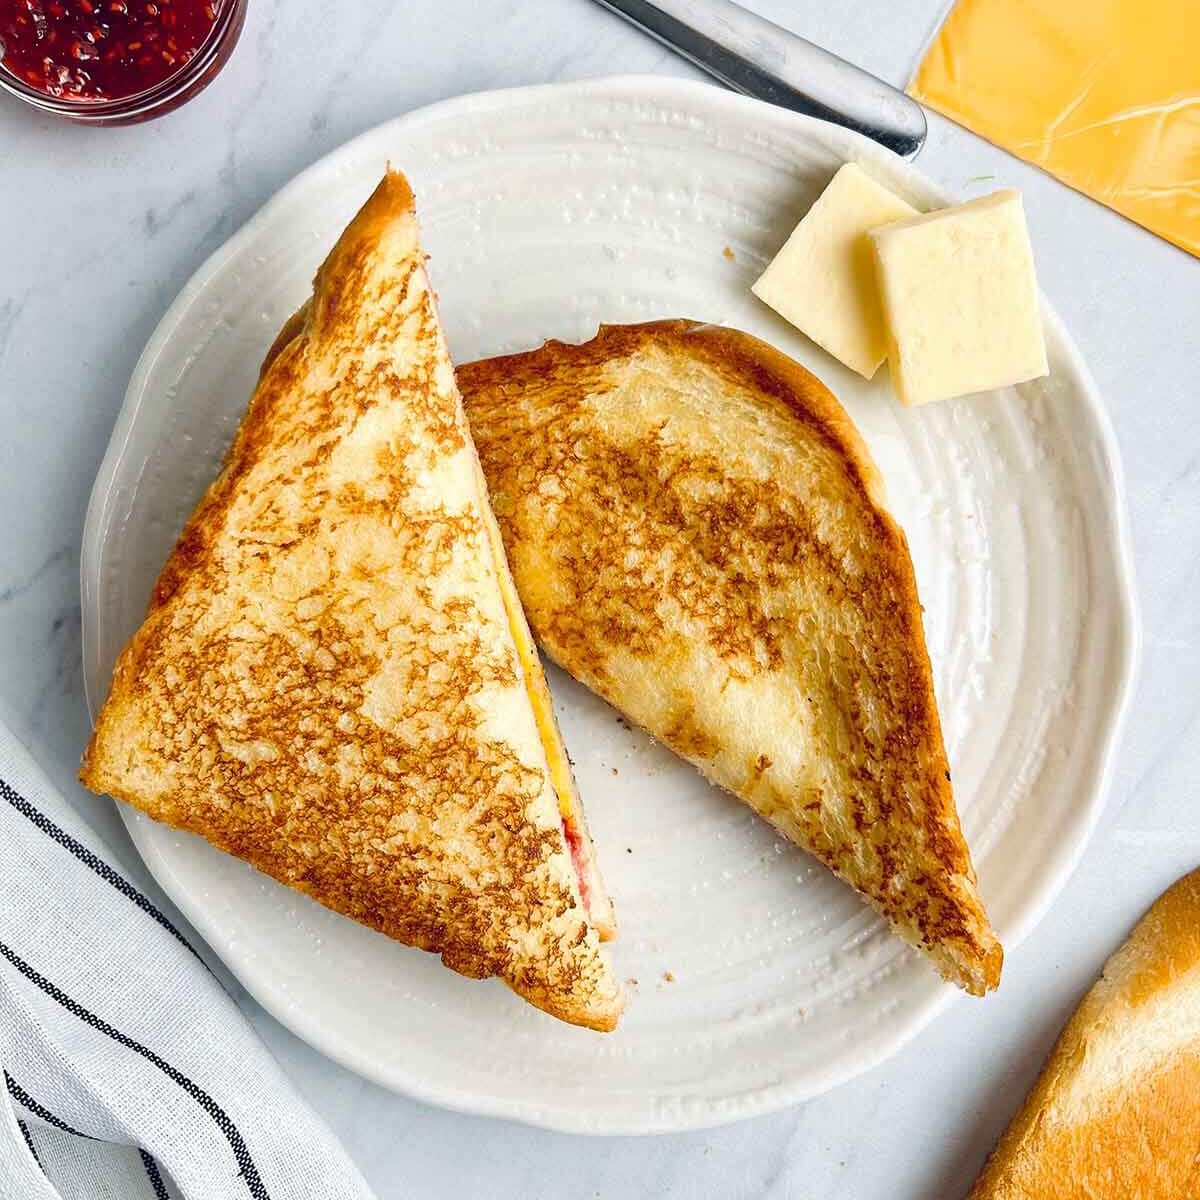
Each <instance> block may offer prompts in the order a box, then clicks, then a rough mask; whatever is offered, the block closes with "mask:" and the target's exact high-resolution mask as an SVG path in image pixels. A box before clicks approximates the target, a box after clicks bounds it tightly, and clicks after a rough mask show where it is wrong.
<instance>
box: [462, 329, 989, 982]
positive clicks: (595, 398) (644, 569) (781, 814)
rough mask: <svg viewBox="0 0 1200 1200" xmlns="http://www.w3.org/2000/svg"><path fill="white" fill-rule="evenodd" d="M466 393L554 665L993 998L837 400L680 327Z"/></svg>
mask: <svg viewBox="0 0 1200 1200" xmlns="http://www.w3.org/2000/svg"><path fill="white" fill-rule="evenodd" d="M459 385H460V387H461V388H462V391H463V395H464V399H465V402H466V406H467V415H468V418H469V420H470V422H471V428H472V432H473V435H474V438H475V443H476V447H477V449H478V451H479V454H480V460H481V462H482V464H483V469H484V473H485V475H486V477H487V481H488V487H489V490H490V494H491V499H492V505H493V510H494V512H495V515H496V517H497V519H498V521H499V524H500V529H501V532H502V534H503V537H504V542H505V547H506V549H507V551H508V556H509V561H510V563H511V564H512V568H513V573H514V577H515V580H516V584H517V589H518V591H519V593H520V597H521V600H522V602H523V604H524V608H525V613H526V615H527V616H528V619H529V622H530V625H531V626H532V629H533V632H534V635H535V636H536V638H537V639H538V641H539V642H540V643H541V645H542V647H543V648H544V649H545V650H546V652H547V653H548V654H549V656H550V657H551V658H552V659H554V660H555V661H556V662H558V664H559V665H560V666H562V667H563V668H564V669H565V670H567V671H568V672H570V673H571V674H572V675H574V676H575V677H576V678H577V679H579V680H580V681H581V682H583V683H584V684H586V685H587V686H589V687H590V688H592V689H593V690H594V691H595V692H597V693H598V694H599V695H600V696H602V697H603V698H604V699H606V700H608V701H609V702H610V703H611V704H613V705H614V706H615V707H616V708H618V709H620V710H621V711H622V712H623V713H625V714H626V716H628V717H629V718H630V719H631V720H632V721H633V722H634V723H636V724H638V725H641V726H642V727H643V728H645V729H646V730H647V731H648V732H649V733H651V734H652V735H653V736H655V737H656V738H658V739H660V740H661V741H663V742H664V743H666V744H667V745H668V746H670V747H671V748H672V749H674V750H675V751H676V752H677V753H679V754H680V755H682V756H683V757H684V758H686V759H688V760H689V761H690V762H692V763H694V764H695V765H696V766H697V767H698V768H699V769H700V770H701V771H703V772H704V774H705V775H706V776H707V777H708V778H709V779H710V780H712V781H713V782H714V783H716V784H719V785H720V786H721V787H724V788H726V789H728V790H729V791H731V792H733V793H735V794H736V795H737V796H738V797H740V798H741V799H742V800H744V801H745V802H746V803H747V804H749V805H751V806H752V807H753V808H754V809H755V810H757V811H758V812H759V813H760V814H761V815H762V816H763V817H765V818H766V819H767V820H768V821H770V822H771V823H772V824H773V825H774V826H775V827H776V828H777V829H778V830H779V831H780V832H781V833H783V834H784V835H785V836H786V837H788V838H790V839H791V840H792V841H794V842H796V843H797V844H799V845H801V846H803V847H805V848H807V849H808V850H810V851H811V852H812V853H814V854H815V855H817V857H818V858H820V859H821V860H822V861H823V862H825V863H826V864H827V865H828V866H829V867H831V868H832V869H833V870H834V871H835V872H836V873H837V874H838V875H840V876H841V877H842V878H843V879H845V880H846V881H847V882H848V883H850V884H852V885H853V886H854V887H855V888H857V889H858V890H859V892H860V893H861V894H862V895H863V896H864V897H865V898H866V899H867V900H868V901H869V902H870V903H871V904H872V905H874V907H875V908H876V909H877V910H878V911H879V912H880V913H882V914H883V915H884V916H885V917H886V918H887V919H888V920H889V921H890V922H891V923H892V926H893V927H894V928H895V930H896V931H897V932H898V933H899V934H900V935H901V936H902V937H904V938H905V939H906V940H907V941H909V942H910V943H912V944H913V945H915V946H918V947H919V948H921V949H922V950H924V951H925V952H926V953H927V954H928V955H929V956H930V957H931V958H932V960H933V962H934V963H935V965H936V966H937V967H938V969H939V970H940V971H941V972H942V974H943V975H944V976H945V977H946V978H947V979H950V980H952V981H954V982H955V983H957V984H959V985H960V986H962V987H964V988H966V989H967V990H968V991H971V992H973V993H977V994H980V993H983V992H984V991H986V990H988V989H989V988H992V987H995V986H996V984H997V982H998V980H999V975H1000V966H1001V960H1002V952H1001V948H1000V944H999V942H998V941H997V939H996V936H995V934H994V933H993V931H992V928H991V925H990V924H989V922H988V919H987V915H986V913H985V912H984V908H983V904H982V902H981V900H980V898H979V895H978V891H977V889H976V882H975V873H974V870H973V868H972V866H971V860H970V855H969V853H968V850H967V846H966V843H965V841H964V839H963V836H962V832H961V829H960V827H959V821H958V814H957V812H956V809H955V806H954V798H953V794H952V791H951V787H950V775H949V768H948V764H947V760H946V752H945V748H944V746H943V743H942V734H941V727H940V724H939V720H938V713H937V707H936V704H935V701H934V695H933V683H932V673H931V670H930V665H929V657H928V653H927V651H926V648H925V641H924V632H923V629H922V625H921V610H920V604H919V601H918V599H917V594H916V583H915V579H914V575H913V569H912V563H911V560H910V558H909V555H908V547H907V544H906V542H905V539H904V535H903V533H902V532H901V531H900V529H899V528H898V527H897V525H896V524H895V522H894V521H893V520H892V518H891V517H890V515H889V514H888V512H887V510H886V508H885V506H884V496H883V484H882V480H881V478H880V476H879V473H878V471H877V470H876V468H875V466H874V464H873V463H872V461H871V459H870V456H869V454H868V453H867V450H866V447H865V445H864V444H863V442H862V439H861V438H860V437H859V435H858V432H857V430H855V428H854V426H853V425H852V424H851V422H850V419H849V418H848V417H847V415H846V413H845V412H844V411H843V410H842V408H841V406H840V405H839V404H838V403H837V401H836V400H835V399H834V398H833V396H832V395H830V393H829V392H828V391H827V390H826V389H825V388H824V387H823V386H822V385H821V384H820V382H819V381H818V380H816V379H815V378H814V377H813V376H812V375H810V374H809V373H808V372H807V371H805V370H804V369H803V368H802V367H800V366H799V365H798V364H797V363H794V362H792V361H791V360H790V359H787V358H786V357H785V356H783V355H782V354H780V353H779V352H778V351H775V350H773V349H771V347H769V346H766V345H765V344H764V343H762V342H759V341H758V340H757V339H754V338H751V337H749V336H747V335H745V334H740V333H737V332H735V331H732V330H723V329H718V328H715V327H712V326H703V325H696V324H692V323H689V322H686V321H662V322H655V323H651V324H647V325H640V326H608V327H605V328H603V329H601V331H600V333H599V334H598V335H597V337H596V338H594V339H593V340H592V341H590V342H587V343H585V344H583V345H580V346H574V345H565V344H562V343H558V342H549V343H547V344H546V345H545V346H543V347H542V348H541V349H540V350H535V351H531V352H529V353H526V354H517V355H509V356H506V357H503V358H497V359H490V360H487V361H483V362H478V363H472V364H469V365H467V366H465V367H462V368H461V369H460V370H459Z"/></svg>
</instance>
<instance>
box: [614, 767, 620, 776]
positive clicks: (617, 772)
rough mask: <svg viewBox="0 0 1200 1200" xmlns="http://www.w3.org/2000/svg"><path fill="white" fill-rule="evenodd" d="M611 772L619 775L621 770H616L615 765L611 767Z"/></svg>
mask: <svg viewBox="0 0 1200 1200" xmlns="http://www.w3.org/2000/svg"><path fill="white" fill-rule="evenodd" d="M612 773H613V774H614V775H620V773H621V772H620V771H618V770H617V768H616V767H613V769H612Z"/></svg>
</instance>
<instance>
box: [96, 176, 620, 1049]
mask: <svg viewBox="0 0 1200 1200" xmlns="http://www.w3.org/2000/svg"><path fill="white" fill-rule="evenodd" d="M487 518H488V513H487V499H486V494H485V492H484V489H483V486H482V483H481V476H480V473H479V466H478V459H477V457H476V455H475V451H474V448H473V446H472V444H471V440H470V435H469V430H468V428H467V425H466V420H465V416H464V414H463V411H462V406H461V400H460V397H459V395H458V392H457V389H456V388H455V384H454V377H453V369H452V367H451V365H450V360H449V356H448V353H447V351H446V347H445V342H444V338H443V335H442V331H441V327H440V324H439V322H438V320H437V314H436V308H435V302H434V297H433V293H432V290H431V289H430V286H429V281H428V279H427V277H426V274H425V268H424V255H423V254H422V252H421V248H420V245H419V239H418V231H417V225H416V216H415V210H414V204H413V196H412V192H411V190H410V188H409V186H408V183H407V181H406V180H405V179H404V177H403V176H402V175H400V174H399V173H396V172H389V173H388V174H387V176H386V177H385V178H384V180H383V181H382V183H381V184H380V185H379V187H378V188H377V189H376V191H375V193H374V194H373V195H372V196H371V198H370V199H369V200H368V201H367V203H366V204H365V205H364V207H363V208H362V210H361V211H360V212H359V213H358V215H357V216H356V217H355V218H354V220H353V221H352V222H351V223H350V225H349V226H348V227H347V229H346V231H345V232H344V233H343V234H342V236H341V237H340V238H339V240H338V242H337V244H336V246H335V247H334V249H333V250H332V252H331V253H330V255H329V257H328V258H327V259H326V261H325V263H324V264H323V265H322V266H321V268H320V269H319V271H318V272H317V277H316V281H315V283H314V291H313V296H312V299H311V301H310V302H309V303H308V304H306V305H305V306H304V308H302V309H301V310H300V312H298V313H297V314H296V315H295V316H293V317H292V318H291V319H290V320H289V321H288V322H287V324H286V325H285V326H284V329H283V330H282V331H281V333H280V335H279V337H278V338H277V339H276V342H275V344H274V345H273V346H272V348H271V350H270V352H269V353H268V356H267V359H266V362H265V363H264V366H263V370H262V374H261V377H260V380H259V384H258V387H257V389H256V391H255V393H254V396H253V398H252V399H251V401H250V405H249V408H248V409H247V412H246V414H245V417H244V418H243V420H242V422H241V424H240V426H239V428H238V431H237V434H236V436H235V437H234V440H233V443H232V445H231V447H230V449H229V452H228V455H227V457H226V459H225V463H224V465H223V467H222V470H221V472H220V474H219V475H218V477H217V478H216V480H215V481H214V482H213V483H212V485H211V486H210V487H209V489H208V491H207V492H206V494H205V496H204V498H203V499H202V500H201V502H200V504H199V505H198V507H197V508H196V510H195V512H194V513H193V515H192V517H191V519H190V520H189V521H188V523H187V525H186V527H185V528H184V530H183V533H182V534H181V535H180V538H179V540H178V542H177V544H176V546H175V549H174V550H173V552H172V553H171V556H170V558H169V559H168V561H167V563H166V564H165V566H164V567H163V570H162V573H161V575H160V576H159V579H158V582H157V584H156V586H155V589H154V593H153V596H152V598H151V602H150V606H149V611H148V613H147V616H146V619H145V621H144V623H143V624H142V626H141V628H140V629H139V630H138V631H137V633H136V634H135V635H134V637H133V639H132V641H131V642H130V644H129V646H128V647H127V648H126V649H125V650H124V652H123V653H122V654H121V656H120V658H119V660H118V662H117V665H116V669H115V672H114V677H113V683H112V688H111V691H110V694H109V697H108V699H107V701H106V703H105V705H104V707H103V709H102V710H101V713H100V715H99V718H98V720H97V723H96V729H95V731H94V733H93V736H92V739H91V742H90V744H89V746H88V749H87V752H86V755H85V757H84V761H83V765H82V768H81V771H80V778H81V779H82V781H83V782H84V784H85V785H87V786H88V787H90V788H92V789H93V790H96V791H104V792H108V793H109V794H110V795H113V796H115V797H117V798H118V799H121V800H124V801H126V802H128V803H131V804H134V805H136V806H138V807H139V808H141V809H142V810H144V811H145V812H146V813H148V814H149V815H150V816H151V817H153V818H154V819H156V820H160V821H164V822H166V823H168V824H171V825H174V826H176V827H178V828H181V829H186V830H190V831H192V832H195V833H199V834H201V835H202V836H204V837H206V838H207V839H208V840H209V841H211V842H212V843H213V844H214V845H216V846H218V847H219V848H220V849H222V850H225V851H227V852H229V853H231V854H235V855H237V856H238V857H240V858H243V859H245V860H246V861H248V862H250V863H252V864H253V865H254V866H255V867H257V868H258V869H259V870H261V871H264V872H266V873H267V874H269V875H272V876H273V877H274V878H276V879H278V880H280V881H281V882H283V883H285V884H287V885H289V886H290V887H293V888H295V889H297V890H298V891H302V892H305V893H306V894H308V895H310V896H312V897H313V898H314V899H316V900H318V901H320V902H321V903H322V904H325V905H326V906H328V907H330V908H332V909H334V910H336V911H338V912H341V913H344V914H345V915H347V916H350V917H352V918H354V919H355V920H357V921H360V922H362V923H364V924H366V925H370V926H372V927H373V928H375V929H378V930H380V931H382V932H383V933H386V934H388V935H389V936H391V937H394V938H397V939H398V940H400V941H403V942H406V943H407V944H409V945H412V946H416V947H420V948H422V949H425V950H429V951H432V952H434V953H438V954H440V955H441V957H442V959H443V961H444V962H445V963H446V965H447V966H449V967H451V968H453V969H454V970H456V971H458V972H460V973H461V974H463V975H467V976H470V977H473V978H485V977H488V976H492V975H497V976H500V977H501V978H502V979H503V980H504V981H505V982H506V983H508V984H509V986H510V987H512V988H513V989H514V990H515V991H516V992H518V993H519V994H520V995H522V996H524V997H526V998H527V999H529V1000H530V1001H531V1002H532V1003H534V1004H536V1005H538V1006H539V1007H541V1008H543V1009H545V1010H546V1011H547V1012H550V1013H552V1014H553V1015H555V1016H557V1017H560V1018H561V1019H563V1020H566V1021H571V1022H574V1023H577V1024H582V1025H587V1026H589V1027H591V1028H594V1029H611V1028H613V1027H614V1026H615V1024H616V1022H617V1019H618V1017H619V1015H620V1011H621V1006H622V998H621V991H620V987H619V985H618V984H617V983H616V981H615V979H614V978H613V976H612V973H611V970H610V968H609V965H608V963H607V961H606V959H605V958H604V956H603V955H602V953H601V952H600V950H599V938H598V933H597V930H596V928H595V927H594V926H593V924H592V923H591V922H590V920H589V919H588V916H587V913H586V911H585V910H584V908H583V905H582V903H581V896H580V891H579V881H578V878H577V876H576V873H575V870H574V868H573V866H572V862H571V858H570V854H569V850H568V847H567V846H566V844H565V837H564V830H563V824H562V820H561V818H560V814H559V809H558V801H557V797H556V795H555V792H554V789H553V787H552V783H551V778H550V771H549V768H548V759H547V747H546V745H545V743H544V740H543V738H542V736H541V734H540V731H539V728H538V725H537V723H536V720H535V717H534V713H533V708H532V705H531V702H530V696H529V693H528V691H527V688H526V674H525V667H524V665H523V663H522V661H521V659H520V656H519V654H518V650H517V645H516V642H515V640H514V638H515V632H514V630H513V628H512V626H511V623H510V621H509V619H508V616H507V613H506V610H505V606H504V602H503V595H502V578H503V575H504V573H505V572H507V565H506V564H505V563H504V561H503V556H502V555H499V556H497V554H496V551H495V547H494V546H493V545H492V544H491V541H490V539H489V537H488V531H487ZM531 669H533V670H536V671H539V673H540V668H538V667H537V665H536V663H535V664H534V665H533V667H532V668H531ZM552 736H554V737H557V731H556V730H553V731H552ZM564 754H565V751H564Z"/></svg>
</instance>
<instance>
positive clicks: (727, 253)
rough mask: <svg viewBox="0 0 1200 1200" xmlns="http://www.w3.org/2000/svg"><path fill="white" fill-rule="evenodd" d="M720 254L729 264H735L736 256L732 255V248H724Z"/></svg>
mask: <svg viewBox="0 0 1200 1200" xmlns="http://www.w3.org/2000/svg"><path fill="white" fill-rule="evenodd" d="M721 253H722V254H723V255H724V256H725V257H726V258H727V259H729V261H730V262H737V255H736V254H734V252H733V248H732V247H731V246H726V247H725V249H724V250H722V251H721Z"/></svg>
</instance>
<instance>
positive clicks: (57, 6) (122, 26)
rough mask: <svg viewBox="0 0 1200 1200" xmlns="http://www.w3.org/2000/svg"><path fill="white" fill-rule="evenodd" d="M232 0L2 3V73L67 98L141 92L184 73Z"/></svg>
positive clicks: (113, 97)
mask: <svg viewBox="0 0 1200 1200" xmlns="http://www.w3.org/2000/svg"><path fill="white" fill-rule="evenodd" d="M226 2H227V0H0V54H2V57H0V69H3V70H6V71H8V72H9V74H11V75H14V76H15V77H16V78H17V79H19V80H20V81H21V82H22V83H24V84H26V85H27V86H28V87H31V88H34V89H36V90H37V91H39V92H44V93H45V94H46V95H48V96H53V97H56V98H61V99H63V100H76V101H84V102H86V101H89V100H90V101H105V100H117V99H121V98H124V97H127V96H134V95H138V94H140V93H142V92H145V91H147V90H149V89H150V88H153V87H156V86H157V85H158V84H160V83H162V82H163V81H164V80H166V79H169V78H170V77H171V76H172V75H175V74H176V73H177V72H179V71H180V70H182V68H183V67H185V66H186V65H187V63H188V62H189V61H190V60H191V59H192V58H193V57H194V56H195V55H196V53H197V52H198V51H199V50H200V49H201V47H202V46H203V45H204V43H205V41H206V40H207V39H208V37H209V35H210V34H211V33H212V30H213V27H214V26H215V25H216V23H217V18H218V17H219V16H220V13H221V9H222V8H223V7H224V5H225V3H226Z"/></svg>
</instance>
